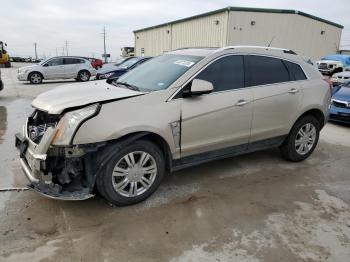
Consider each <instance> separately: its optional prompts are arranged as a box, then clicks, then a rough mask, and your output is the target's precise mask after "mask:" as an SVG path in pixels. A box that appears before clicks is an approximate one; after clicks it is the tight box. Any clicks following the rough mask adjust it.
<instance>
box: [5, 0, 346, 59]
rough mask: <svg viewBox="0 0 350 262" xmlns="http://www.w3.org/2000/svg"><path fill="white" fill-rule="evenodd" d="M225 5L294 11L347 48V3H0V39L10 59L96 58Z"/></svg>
mask: <svg viewBox="0 0 350 262" xmlns="http://www.w3.org/2000/svg"><path fill="white" fill-rule="evenodd" d="M227 6H240V7H258V8H279V9H295V10H299V11H303V12H306V13H309V14H312V15H315V16H319V17H321V18H324V19H327V20H330V21H333V22H336V23H338V24H341V25H343V26H344V29H343V34H342V40H341V45H340V46H341V48H342V47H343V48H344V49H350V0H332V1H330V0H317V1H316V0H237V1H234V0H232V1H228V0H123V1H121V0H1V10H2V12H1V26H0V40H1V41H4V42H6V43H7V44H8V47H7V49H8V50H9V53H10V55H12V56H24V57H28V56H31V57H34V54H35V52H34V43H37V51H38V56H39V57H43V56H46V57H49V56H55V55H56V54H58V55H62V53H63V51H64V52H66V50H65V46H66V41H67V42H68V54H69V55H81V56H92V57H101V54H102V53H103V37H102V31H103V27H104V26H105V27H106V32H107V38H106V46H107V53H110V54H111V55H112V59H113V60H115V59H116V58H117V57H119V56H120V48H121V47H123V46H133V45H134V35H133V30H136V29H140V28H144V27H148V26H153V25H157V24H160V23H164V22H169V21H172V20H177V19H180V18H185V17H188V16H192V15H196V14H200V13H204V12H208V11H213V10H216V9H220V8H224V7H227Z"/></svg>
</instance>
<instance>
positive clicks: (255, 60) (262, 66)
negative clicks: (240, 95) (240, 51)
mask: <svg viewBox="0 0 350 262" xmlns="http://www.w3.org/2000/svg"><path fill="white" fill-rule="evenodd" d="M245 61H246V66H247V80H248V86H258V85H267V84H274V83H281V82H287V81H290V80H291V79H290V77H289V72H288V70H287V67H286V66H285V65H284V64H283V62H282V60H281V59H278V58H272V57H265V56H254V55H248V56H246V57H245Z"/></svg>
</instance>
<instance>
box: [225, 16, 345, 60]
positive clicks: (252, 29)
mask: <svg viewBox="0 0 350 262" xmlns="http://www.w3.org/2000/svg"><path fill="white" fill-rule="evenodd" d="M252 22H253V23H254V22H255V24H254V25H252ZM322 31H324V33H323V34H321V32H322ZM341 32H342V30H341V28H337V27H335V26H332V25H329V24H326V23H323V22H320V21H317V20H314V19H310V18H308V17H304V16H301V15H297V14H274V13H257V12H230V16H229V28H228V38H227V45H262V46H266V45H268V44H269V42H270V41H271V40H272V39H273V40H272V44H271V46H273V47H282V48H289V49H292V50H293V51H295V52H296V53H298V54H300V55H304V56H308V57H310V58H312V59H315V60H316V59H319V58H321V57H322V56H324V55H327V54H330V53H336V52H337V49H338V48H339V43H340V37H341Z"/></svg>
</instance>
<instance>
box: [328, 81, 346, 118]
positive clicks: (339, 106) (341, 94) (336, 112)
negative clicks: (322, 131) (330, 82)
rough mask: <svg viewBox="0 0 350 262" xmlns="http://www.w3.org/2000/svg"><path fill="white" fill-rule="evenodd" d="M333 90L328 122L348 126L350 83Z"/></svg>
mask: <svg viewBox="0 0 350 262" xmlns="http://www.w3.org/2000/svg"><path fill="white" fill-rule="evenodd" d="M335 88H336V89H337V90H336V91H335V93H334V94H333V96H332V105H331V111H330V115H329V120H330V121H334V122H341V123H347V124H350V81H348V82H346V83H344V84H341V85H340V86H339V87H335Z"/></svg>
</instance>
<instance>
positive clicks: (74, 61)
mask: <svg viewBox="0 0 350 262" xmlns="http://www.w3.org/2000/svg"><path fill="white" fill-rule="evenodd" d="M64 63H65V64H66V65H75V64H81V63H84V60H82V59H78V58H64Z"/></svg>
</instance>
